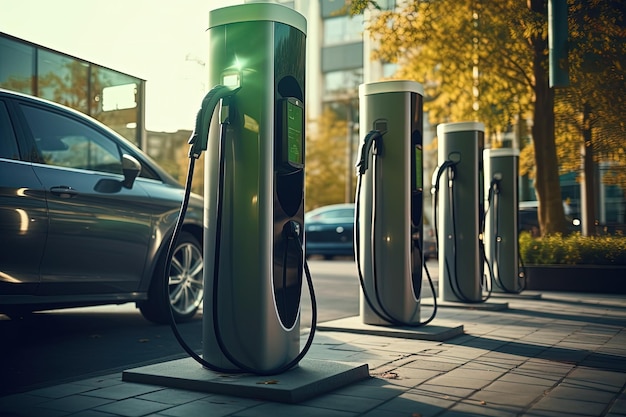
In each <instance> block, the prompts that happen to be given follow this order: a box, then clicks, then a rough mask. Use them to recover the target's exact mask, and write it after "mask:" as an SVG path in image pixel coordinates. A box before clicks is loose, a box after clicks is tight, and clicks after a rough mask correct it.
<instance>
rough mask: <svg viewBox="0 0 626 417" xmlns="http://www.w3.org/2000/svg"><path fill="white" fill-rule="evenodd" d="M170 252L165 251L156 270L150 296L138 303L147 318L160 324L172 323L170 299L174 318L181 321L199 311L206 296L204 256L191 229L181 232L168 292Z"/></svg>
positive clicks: (175, 251)
mask: <svg viewBox="0 0 626 417" xmlns="http://www.w3.org/2000/svg"><path fill="white" fill-rule="evenodd" d="M166 256H167V251H163V254H162V255H161V257H160V258H159V261H158V263H157V265H156V268H155V270H154V272H153V276H152V282H151V284H150V289H149V291H148V299H147V300H146V301H142V302H140V303H138V304H137V305H138V307H139V310H140V311H141V314H142V315H143V316H144V317H145V318H146V319H148V320H150V321H152V322H154V323H158V324H167V323H170V311H169V309H168V306H167V302H166V299H169V301H170V306H171V310H172V315H173V316H174V320H175V321H176V322H177V323H180V322H184V321H187V320H190V319H191V318H192V317H193V316H194V315H195V314H196V312H197V311H198V309H199V308H200V306H201V305H202V299H203V297H204V285H203V273H202V270H203V266H204V259H203V252H202V245H200V243H199V242H198V240H197V239H196V238H195V237H194V236H193V235H192V234H191V233H189V232H181V234H180V236H179V238H178V241H177V243H176V248H175V249H174V254H173V256H172V263H171V267H170V273H169V277H168V279H169V286H168V289H169V291H167V294H166V291H165V286H164V285H163V279H164V274H163V270H164V264H165V261H166V259H165V258H166Z"/></svg>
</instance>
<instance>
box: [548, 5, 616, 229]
mask: <svg viewBox="0 0 626 417" xmlns="http://www.w3.org/2000/svg"><path fill="white" fill-rule="evenodd" d="M568 20H569V32H570V36H569V37H570V54H569V58H570V68H571V70H570V80H571V86H570V88H566V89H562V90H558V91H557V98H556V114H557V119H556V127H557V132H559V136H558V138H557V144H558V149H559V160H560V162H561V169H562V171H565V172H567V171H577V170H578V168H579V167H580V166H581V159H582V168H583V169H582V171H583V174H582V178H581V179H582V180H583V196H584V198H583V201H584V202H585V203H586V204H585V207H583V211H582V214H583V233H593V232H594V231H595V230H594V228H593V227H592V226H593V225H594V224H595V222H596V220H597V216H596V213H595V207H596V201H595V195H596V189H595V185H596V184H597V181H596V179H595V174H596V169H595V167H596V165H597V164H598V163H599V162H603V163H604V164H606V165H610V166H611V170H610V171H607V175H605V176H604V178H603V180H604V182H605V183H608V184H615V185H619V186H621V188H622V189H626V146H625V145H624V136H625V135H626V124H625V122H624V120H623V116H624V114H626V99H625V93H626V91H625V90H626V83H625V80H624V78H625V77H624V68H625V67H626V12H625V10H624V6H623V5H621V3H619V2H616V1H596V0H584V1H583V0H579V1H577V2H574V3H572V4H571V5H570V13H569V19H568Z"/></svg>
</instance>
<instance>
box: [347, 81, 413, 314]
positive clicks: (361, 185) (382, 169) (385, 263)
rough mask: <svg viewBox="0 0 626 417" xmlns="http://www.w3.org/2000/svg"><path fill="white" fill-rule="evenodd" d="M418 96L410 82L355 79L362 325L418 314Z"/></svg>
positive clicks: (357, 241) (357, 250)
mask: <svg viewBox="0 0 626 417" xmlns="http://www.w3.org/2000/svg"><path fill="white" fill-rule="evenodd" d="M423 95H424V89H423V87H422V85H421V84H419V83H417V82H414V81H404V80H394V81H381V82H374V83H366V84H362V85H360V86H359V107H360V109H359V112H360V131H361V132H360V133H361V137H362V138H364V139H363V143H362V144H361V147H360V151H359V156H358V158H357V164H356V168H357V175H358V176H359V180H358V182H357V184H358V185H357V195H356V198H355V204H356V211H355V223H356V224H355V256H356V260H357V268H358V269H359V276H360V278H361V293H360V316H361V319H362V321H363V323H365V324H375V325H393V324H405V325H409V324H417V323H419V320H420V296H421V287H422V267H423V263H424V257H423V254H422V251H421V248H420V247H421V245H420V244H419V242H418V241H419V240H420V239H421V238H422V211H423V181H422V170H423V165H422V128H423V115H422V100H423ZM422 324H425V323H422Z"/></svg>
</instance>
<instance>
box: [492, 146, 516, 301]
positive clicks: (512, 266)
mask: <svg viewBox="0 0 626 417" xmlns="http://www.w3.org/2000/svg"><path fill="white" fill-rule="evenodd" d="M483 161H484V167H485V180H484V181H485V207H486V208H485V233H484V238H483V241H484V243H485V255H486V262H487V263H488V264H489V265H490V266H491V270H492V274H491V276H492V288H493V291H494V292H498V293H519V292H521V291H522V290H523V285H522V284H523V282H522V281H521V280H520V279H519V244H518V184H517V177H518V175H517V171H518V166H519V150H518V149H514V148H498V149H485V150H484V151H483Z"/></svg>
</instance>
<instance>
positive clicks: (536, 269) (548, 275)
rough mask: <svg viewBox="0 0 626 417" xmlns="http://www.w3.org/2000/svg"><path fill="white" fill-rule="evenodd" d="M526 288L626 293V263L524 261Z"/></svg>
mask: <svg viewBox="0 0 626 417" xmlns="http://www.w3.org/2000/svg"><path fill="white" fill-rule="evenodd" d="M524 270H525V272H526V289H527V290H539V291H565V292H592V293H605V294H626V265H615V266H614V265H525V266H524Z"/></svg>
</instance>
